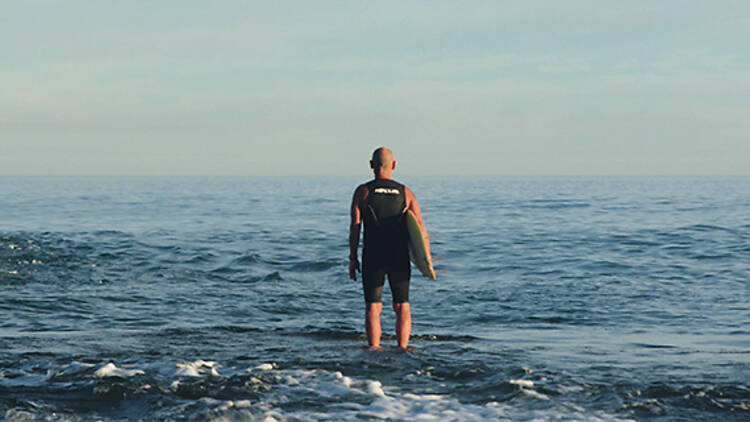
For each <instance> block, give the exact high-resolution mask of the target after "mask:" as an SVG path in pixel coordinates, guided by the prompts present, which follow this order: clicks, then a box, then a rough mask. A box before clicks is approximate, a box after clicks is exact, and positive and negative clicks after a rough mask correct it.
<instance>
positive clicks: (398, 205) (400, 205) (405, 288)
mask: <svg viewBox="0 0 750 422" xmlns="http://www.w3.org/2000/svg"><path fill="white" fill-rule="evenodd" d="M366 186H367V189H368V190H369V195H368V197H367V204H366V207H365V209H364V210H363V211H364V223H365V234H364V246H363V248H362V287H363V288H364V292H365V302H367V303H372V302H382V294H383V285H384V283H385V276H386V275H388V284H389V285H390V287H391V296H392V297H393V303H403V302H408V301H409V278H410V277H411V266H410V264H409V237H408V232H407V231H406V219H405V218H404V211H405V210H406V194H405V192H404V185H402V184H400V183H398V182H395V181H393V180H386V179H375V180H373V181H371V182H369V183H367V185H366Z"/></svg>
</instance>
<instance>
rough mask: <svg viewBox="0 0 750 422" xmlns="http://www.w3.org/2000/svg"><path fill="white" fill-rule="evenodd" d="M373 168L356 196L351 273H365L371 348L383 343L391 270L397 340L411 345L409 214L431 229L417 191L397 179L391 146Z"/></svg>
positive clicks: (352, 275) (379, 154) (378, 153)
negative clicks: (386, 287)
mask: <svg viewBox="0 0 750 422" xmlns="http://www.w3.org/2000/svg"><path fill="white" fill-rule="evenodd" d="M370 168H372V171H373V174H374V175H375V178H374V179H373V180H371V181H370V182H368V183H364V184H362V185H360V186H358V187H357V189H356V190H355V191H354V198H353V199H352V207H351V224H350V226H349V278H351V279H352V280H356V279H357V271H360V272H361V273H362V288H363V290H364V296H365V330H366V331H367V342H368V344H369V346H370V348H373V349H378V348H380V311H381V310H382V309H383V302H382V294H383V285H384V284H385V277H386V275H387V276H388V284H389V285H390V288H391V296H392V300H393V311H394V312H395V313H396V340H397V342H398V347H400V348H402V349H405V348H406V347H407V345H408V343H409V334H410V332H411V310H410V309H409V280H410V278H411V266H410V264H409V247H408V242H409V238H408V233H407V231H406V224H405V218H404V213H405V212H406V211H407V210H411V211H412V212H413V213H414V216H415V217H416V219H417V222H418V224H419V228H420V230H421V231H422V234H423V235H424V236H426V231H425V228H424V224H423V223H422V215H421V213H420V211H419V203H418V202H417V198H415V197H414V193H412V191H411V190H410V189H409V188H408V187H406V186H405V185H402V184H401V183H398V182H396V181H394V180H391V171H393V170H394V169H395V168H396V161H395V160H394V159H393V152H391V150H389V149H388V148H385V147H381V148H378V149H376V150H375V151H374V152H373V153H372V160H370ZM362 221H364V224H365V230H364V239H363V246H362V265H361V267H360V263H359V260H358V259H357V249H358V248H359V233H360V226H361V223H362ZM427 247H428V248H429V246H427ZM428 254H429V249H428ZM428 256H429V255H428Z"/></svg>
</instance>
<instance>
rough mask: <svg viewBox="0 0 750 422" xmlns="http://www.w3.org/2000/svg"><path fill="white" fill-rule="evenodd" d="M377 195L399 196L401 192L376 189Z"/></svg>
mask: <svg viewBox="0 0 750 422" xmlns="http://www.w3.org/2000/svg"><path fill="white" fill-rule="evenodd" d="M375 193H385V194H388V195H398V194H399V193H400V192H399V190H398V189H388V188H375Z"/></svg>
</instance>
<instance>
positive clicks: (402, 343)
mask: <svg viewBox="0 0 750 422" xmlns="http://www.w3.org/2000/svg"><path fill="white" fill-rule="evenodd" d="M393 310H394V311H395V312H396V340H397V341H398V347H400V348H402V349H406V346H407V345H408V344H409V334H410V333H411V310H410V309H409V302H402V303H395V302H394V303H393Z"/></svg>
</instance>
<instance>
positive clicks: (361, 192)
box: [349, 186, 366, 280]
mask: <svg viewBox="0 0 750 422" xmlns="http://www.w3.org/2000/svg"><path fill="white" fill-rule="evenodd" d="M365 191H366V188H365V187H364V186H359V187H358V188H357V190H355V191H354V197H353V198H352V207H351V221H350V223H349V278H351V279H352V280H356V279H357V271H361V269H360V268H359V260H358V259H357V250H358V249H359V232H360V228H361V226H362V206H361V204H362V202H363V201H364V196H365Z"/></svg>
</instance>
